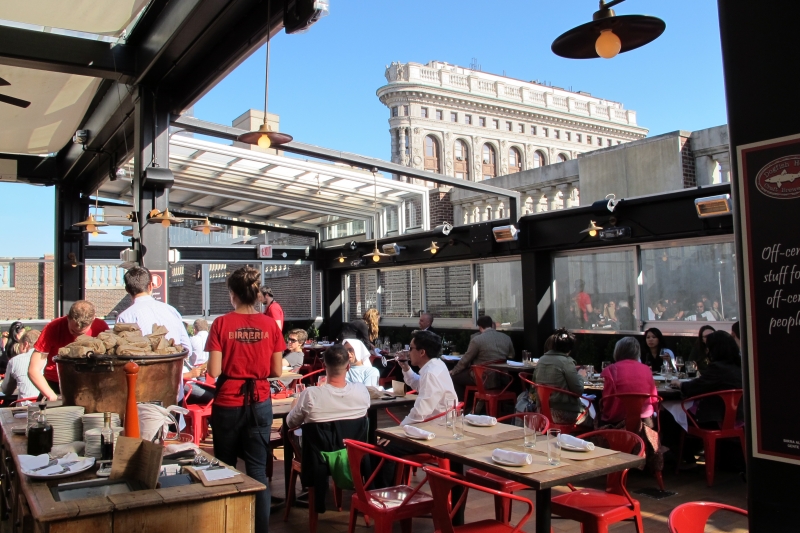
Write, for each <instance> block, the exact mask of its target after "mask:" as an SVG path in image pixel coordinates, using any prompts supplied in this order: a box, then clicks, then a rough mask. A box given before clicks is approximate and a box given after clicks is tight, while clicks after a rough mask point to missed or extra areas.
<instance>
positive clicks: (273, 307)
mask: <svg viewBox="0 0 800 533" xmlns="http://www.w3.org/2000/svg"><path fill="white" fill-rule="evenodd" d="M264 314H265V315H267V316H268V317H270V318H272V319H273V320H275V322H280V323H281V327H280V328H279V329H283V324H284V321H283V307H281V304H279V303H278V302H276V301H275V300H272V303H271V304H269V306H267V308H266V309H265V310H264Z"/></svg>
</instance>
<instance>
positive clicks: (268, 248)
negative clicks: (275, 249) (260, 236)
mask: <svg viewBox="0 0 800 533" xmlns="http://www.w3.org/2000/svg"><path fill="white" fill-rule="evenodd" d="M258 258H259V259H272V245H271V244H259V245H258Z"/></svg>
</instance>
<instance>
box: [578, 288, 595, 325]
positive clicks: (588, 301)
mask: <svg viewBox="0 0 800 533" xmlns="http://www.w3.org/2000/svg"><path fill="white" fill-rule="evenodd" d="M575 302H576V303H577V304H578V309H580V310H581V311H582V312H583V321H584V322H586V321H588V320H589V311H588V307H589V306H590V305H592V298H591V296H589V295H588V294H586V293H585V292H579V293H578V295H577V296H575Z"/></svg>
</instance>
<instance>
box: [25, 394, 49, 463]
mask: <svg viewBox="0 0 800 533" xmlns="http://www.w3.org/2000/svg"><path fill="white" fill-rule="evenodd" d="M46 408H47V405H46V404H44V403H40V404H39V418H38V419H37V420H36V424H35V425H33V426H31V427H30V429H28V455H41V454H43V453H50V450H52V449H53V426H51V425H50V424H48V423H47V414H46V413H45V409H46Z"/></svg>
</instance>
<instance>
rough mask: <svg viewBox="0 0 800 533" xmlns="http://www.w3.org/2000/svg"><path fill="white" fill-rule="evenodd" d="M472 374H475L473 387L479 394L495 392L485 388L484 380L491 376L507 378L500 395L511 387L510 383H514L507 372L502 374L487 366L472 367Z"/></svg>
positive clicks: (500, 371)
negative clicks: (498, 375)
mask: <svg viewBox="0 0 800 533" xmlns="http://www.w3.org/2000/svg"><path fill="white" fill-rule="evenodd" d="M472 372H473V373H474V374H475V386H476V387H478V393H479V394H486V393H495V392H497V391H496V390H494V389H487V388H486V378H488V377H490V376H492V374H500V375H502V376H506V377H507V378H508V383H507V384H506V386H505V387H504V388H503V390H501V391H500V394H502V393H504V392H505V391H506V390H507V389H508V387H510V386H511V383H512V382H513V381H514V380H513V378H512V377H511V374H508V373H507V372H503V371H502V370H497V369H496V368H491V367H488V366H483V365H475V366H473V367H472Z"/></svg>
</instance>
